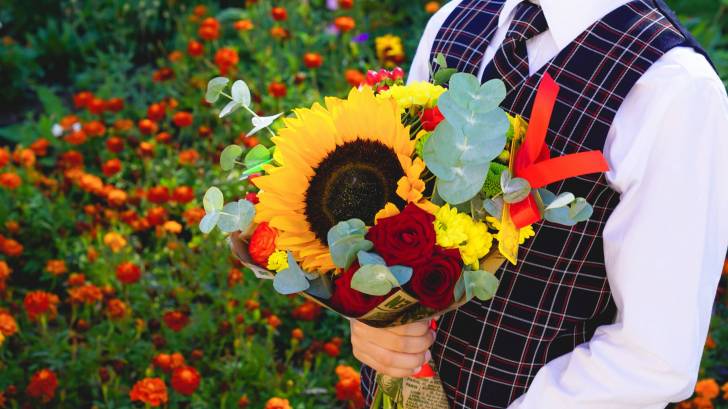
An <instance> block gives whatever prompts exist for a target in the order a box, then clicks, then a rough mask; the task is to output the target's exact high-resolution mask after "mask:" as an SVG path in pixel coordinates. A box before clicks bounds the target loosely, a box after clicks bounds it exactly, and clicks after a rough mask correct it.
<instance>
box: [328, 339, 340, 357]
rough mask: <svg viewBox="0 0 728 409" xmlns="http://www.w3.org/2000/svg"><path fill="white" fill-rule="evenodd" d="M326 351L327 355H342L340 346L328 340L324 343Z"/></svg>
mask: <svg viewBox="0 0 728 409" xmlns="http://www.w3.org/2000/svg"><path fill="white" fill-rule="evenodd" d="M324 352H325V353H326V355H328V356H330V357H332V358H336V357H337V356H339V355H341V349H340V348H339V346H338V345H337V344H336V343H334V342H327V343H325V344H324Z"/></svg>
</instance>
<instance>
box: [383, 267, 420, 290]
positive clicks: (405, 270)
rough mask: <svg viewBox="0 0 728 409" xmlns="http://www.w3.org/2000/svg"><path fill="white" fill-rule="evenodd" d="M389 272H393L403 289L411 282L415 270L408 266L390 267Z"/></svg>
mask: <svg viewBox="0 0 728 409" xmlns="http://www.w3.org/2000/svg"><path fill="white" fill-rule="evenodd" d="M389 271H391V272H392V275H394V277H395V278H396V279H397V282H398V283H399V286H400V287H401V286H403V285H405V284H407V283H408V282H409V280H410V279H411V278H412V273H413V271H414V270H412V267H408V266H391V267H389Z"/></svg>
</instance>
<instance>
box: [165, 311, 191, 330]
mask: <svg viewBox="0 0 728 409" xmlns="http://www.w3.org/2000/svg"><path fill="white" fill-rule="evenodd" d="M162 319H163V320H164V323H165V324H166V325H167V327H169V329H171V330H172V331H174V332H180V331H182V329H184V327H186V326H187V324H189V323H190V317H189V316H187V314H185V313H183V312H182V311H167V312H165V313H164V316H163V317H162Z"/></svg>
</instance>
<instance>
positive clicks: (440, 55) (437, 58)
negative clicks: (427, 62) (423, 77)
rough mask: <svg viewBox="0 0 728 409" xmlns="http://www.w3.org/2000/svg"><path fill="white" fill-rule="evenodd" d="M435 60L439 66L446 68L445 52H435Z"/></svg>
mask: <svg viewBox="0 0 728 409" xmlns="http://www.w3.org/2000/svg"><path fill="white" fill-rule="evenodd" d="M435 62H436V63H437V65H439V66H440V68H447V59H446V58H445V54H443V53H437V55H436V56H435Z"/></svg>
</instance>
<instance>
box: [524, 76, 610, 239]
mask: <svg viewBox="0 0 728 409" xmlns="http://www.w3.org/2000/svg"><path fill="white" fill-rule="evenodd" d="M558 93H559V85H558V84H557V83H556V81H554V79H553V78H552V77H551V76H550V75H549V74H545V75H544V76H543V79H542V80H541V84H539V86H538V91H537V92H536V98H535V100H534V102H533V110H532V111H531V120H530V121H529V123H528V130H527V131H526V136H525V138H524V140H523V143H522V144H521V146H520V148H519V149H518V152H516V156H515V161H514V169H513V173H514V175H515V176H516V177H519V178H523V179H526V180H527V181H528V183H530V184H531V188H533V189H538V188H541V187H544V186H546V185H549V184H551V183H554V182H558V181H561V180H565V179H568V178H572V177H576V176H581V175H587V174H590V173H601V172H606V171H608V170H609V164H607V160H606V159H605V158H604V155H602V152H601V151H588V152H579V153H574V154H571V155H565V156H560V157H558V158H553V159H551V153H550V151H549V147H548V146H547V145H546V134H547V131H548V127H549V123H550V122H551V114H552V113H553V110H554V104H555V103H556V95H557V94H558ZM510 212H511V219H512V220H513V223H514V224H515V225H516V227H517V228H519V229H520V228H523V227H526V226H528V225H530V224H533V223H536V222H538V221H539V220H541V212H540V210H539V208H538V204H537V203H536V199H535V198H534V196H533V194H531V195H529V196H528V198H526V199H524V200H523V201H521V202H518V203H514V204H511V206H510Z"/></svg>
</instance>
